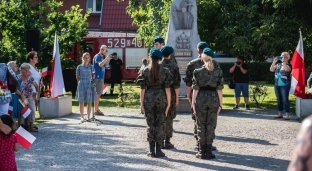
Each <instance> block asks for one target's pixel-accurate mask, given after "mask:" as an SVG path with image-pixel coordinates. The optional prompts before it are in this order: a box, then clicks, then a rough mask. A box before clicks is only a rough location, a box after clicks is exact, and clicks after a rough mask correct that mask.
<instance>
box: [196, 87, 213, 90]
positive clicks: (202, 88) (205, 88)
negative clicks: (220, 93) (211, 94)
mask: <svg viewBox="0 0 312 171" xmlns="http://www.w3.org/2000/svg"><path fill="white" fill-rule="evenodd" d="M199 90H217V88H216V87H200V88H199Z"/></svg>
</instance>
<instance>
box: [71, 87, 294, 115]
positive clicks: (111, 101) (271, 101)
mask: <svg viewBox="0 0 312 171" xmlns="http://www.w3.org/2000/svg"><path fill="white" fill-rule="evenodd" d="M259 83H260V84H261V82H258V84H259ZM250 85H251V86H253V85H255V84H252V83H251V84H250ZM263 85H264V86H266V87H267V88H268V96H267V97H266V98H265V99H264V101H263V104H262V105H261V107H262V108H263V109H277V102H276V97H275V93H274V87H273V84H263ZM129 86H131V87H132V88H133V90H134V92H136V93H139V92H140V88H139V86H137V85H135V84H134V83H125V84H124V85H123V87H124V88H125V89H126V87H129ZM109 88H110V87H109V85H108V89H109ZM107 93H108V92H107ZM117 93H118V90H117V87H115V91H114V94H117ZM117 98H118V96H117V95H114V96H109V95H104V96H102V97H101V101H100V107H102V108H108V107H118V104H117ZM289 99H290V104H291V105H290V106H291V112H292V113H294V112H295V96H293V95H290V96H289ZM234 104H235V99H234V90H232V89H229V88H228V86H227V85H225V86H224V89H223V108H224V109H230V108H233V107H234ZM78 105H79V103H78V101H77V100H75V99H74V97H73V111H78V110H79V108H78ZM125 107H126V108H139V107H140V103H139V99H137V100H136V102H135V103H134V104H127V103H126V104H125ZM241 107H244V104H243V98H241ZM250 107H251V108H256V107H257V106H256V105H255V103H254V102H253V101H252V100H251V99H250Z"/></svg>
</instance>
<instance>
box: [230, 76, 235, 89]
mask: <svg viewBox="0 0 312 171" xmlns="http://www.w3.org/2000/svg"><path fill="white" fill-rule="evenodd" d="M228 86H229V88H230V89H235V82H234V79H233V78H230V79H229V82H228Z"/></svg>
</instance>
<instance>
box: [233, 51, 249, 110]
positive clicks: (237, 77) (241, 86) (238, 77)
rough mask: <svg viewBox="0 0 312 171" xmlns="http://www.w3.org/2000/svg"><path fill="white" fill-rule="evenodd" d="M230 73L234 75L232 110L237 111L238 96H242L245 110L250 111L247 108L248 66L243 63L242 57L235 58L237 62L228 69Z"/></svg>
mask: <svg viewBox="0 0 312 171" xmlns="http://www.w3.org/2000/svg"><path fill="white" fill-rule="evenodd" d="M230 73H232V74H233V75H234V82H235V89H234V92H235V100H236V104H235V106H234V107H233V109H239V104H240V95H241V93H242V94H243V96H244V101H245V108H246V110H250V107H249V76H248V65H247V64H245V63H244V57H242V56H239V57H237V61H236V62H235V63H234V65H233V66H232V67H231V68H230Z"/></svg>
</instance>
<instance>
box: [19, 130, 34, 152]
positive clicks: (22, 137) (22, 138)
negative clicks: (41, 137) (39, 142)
mask: <svg viewBox="0 0 312 171" xmlns="http://www.w3.org/2000/svg"><path fill="white" fill-rule="evenodd" d="M15 136H16V139H17V142H18V143H19V144H20V145H21V146H22V147H24V148H25V149H26V150H28V149H29V148H30V146H31V145H32V144H33V143H34V141H35V140H36V137H34V136H33V135H31V134H30V133H29V132H27V131H26V130H25V129H24V128H23V127H21V126H20V127H19V128H18V130H16V132H15Z"/></svg>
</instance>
